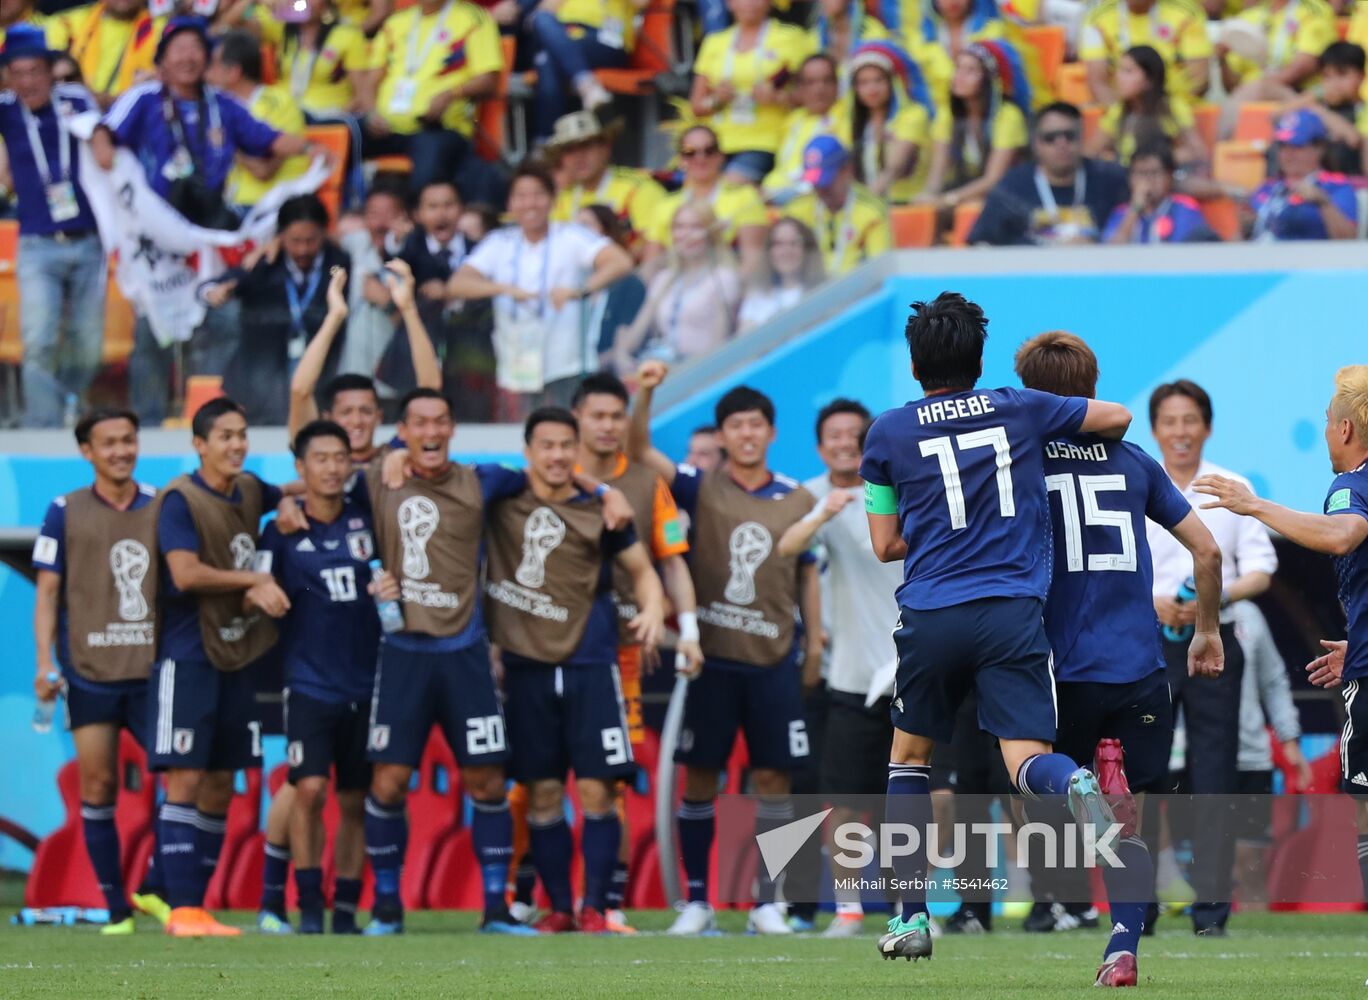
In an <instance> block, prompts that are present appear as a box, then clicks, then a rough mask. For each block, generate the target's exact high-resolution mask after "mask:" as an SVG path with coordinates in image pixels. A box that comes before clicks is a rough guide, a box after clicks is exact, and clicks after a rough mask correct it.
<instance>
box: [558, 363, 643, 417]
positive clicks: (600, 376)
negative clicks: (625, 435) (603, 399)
mask: <svg viewBox="0 0 1368 1000" xmlns="http://www.w3.org/2000/svg"><path fill="white" fill-rule="evenodd" d="M594 395H598V396H612V397H614V398H615V399H620V400H622V404H623V405H624V406H626V405H627V404H628V403H629V402H631V397H630V396H629V395H628V394H627V387H626V386H625V385H623V384H622V379H620V378H618V377H617V376H616V375H614V374H613V373H612V372H595V373H594V374H592V375H589V376H587V377H586V378H585V379H584V381H582V382H581V383H580V384H579V385H577V386H576V387H575V395H574V396H573V397H571V399H570V409H572V410H578V409H579V408H580V406H581V405H582V404H583V403H584V400H585V399H586V398H587V397H589V396H594Z"/></svg>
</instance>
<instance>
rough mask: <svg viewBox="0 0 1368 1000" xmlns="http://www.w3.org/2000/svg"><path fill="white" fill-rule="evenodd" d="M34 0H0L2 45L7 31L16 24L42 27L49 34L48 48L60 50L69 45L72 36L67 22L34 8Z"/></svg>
mask: <svg viewBox="0 0 1368 1000" xmlns="http://www.w3.org/2000/svg"><path fill="white" fill-rule="evenodd" d="M35 6H36V5H35V4H34V3H33V0H0V45H3V44H4V41H5V32H6V31H8V30H9V29H10V28H12V27H14V26H15V25H16V24H31V25H33V27H35V28H42V29H43V33H44V34H45V35H46V36H47V43H48V48H50V49H52V50H53V51H54V52H60V51H62V50H63V49H65V48H66V47H67V45H68V44H69V43H70V41H71V37H70V35H69V34H68V32H67V27H66V23H65V22H64V21H63V20H62V19H61V18H60V17H48V16H47V15H46V14H40V13H38V11H36V10H34V7H35Z"/></svg>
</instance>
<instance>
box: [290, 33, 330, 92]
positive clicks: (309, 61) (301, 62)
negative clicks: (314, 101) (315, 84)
mask: <svg viewBox="0 0 1368 1000" xmlns="http://www.w3.org/2000/svg"><path fill="white" fill-rule="evenodd" d="M318 30H319V35H318V37H317V38H316V39H315V40H314V44H313V46H312V47H311V48H310V49H309V52H308V57H307V58H305V54H304V39H303V38H301V37H300V36H299V35H295V50H294V59H293V60H291V62H290V94H291V95H292V96H293V97H294V99H295V100H299V99H300V98H302V97H303V96H304V94H305V93H306V92H307V91H308V89H309V84H310V83H311V82H312V81H313V75H314V68H315V67H316V66H317V65H318V57H319V56H320V55H321V54H322V52H323V43H324V42H325V41H326V39H327V28H326V27H320V28H319V29H318Z"/></svg>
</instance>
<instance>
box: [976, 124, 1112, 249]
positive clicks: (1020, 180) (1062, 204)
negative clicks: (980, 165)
mask: <svg viewBox="0 0 1368 1000" xmlns="http://www.w3.org/2000/svg"><path fill="white" fill-rule="evenodd" d="M1031 152H1032V154H1033V155H1034V158H1035V159H1034V162H1032V163H1024V164H1022V165H1020V166H1017V167H1013V168H1012V169H1011V170H1009V171H1007V173H1006V175H1004V176H1003V178H1002V180H1001V181H1000V182H998V185H997V187H995V188H993V190H992V193H991V194H989V195H988V200H987V202H985V203H984V206H983V212H982V214H980V215H979V217H978V221H977V222H975V223H974V228H973V230H972V231H971V232H970V233H969V242H970V243H974V244H979V243H988V244H992V245H994V246H1010V245H1014V244H1037V245H1042V246H1058V245H1067V244H1080V243H1096V242H1097V241H1098V234H1099V232H1100V230H1101V223H1102V222H1104V221H1105V220H1106V219H1107V217H1108V216H1110V215H1111V212H1112V209H1114V208H1115V207H1116V206H1117V205H1123V204H1125V203H1126V202H1128V201H1129V200H1130V193H1129V192H1130V185H1129V181H1128V180H1127V177H1126V171H1125V168H1123V167H1120V166H1118V165H1117V164H1115V163H1107V162H1105V161H1103V160H1091V159H1088V158H1086V157H1085V156H1084V155H1083V115H1082V113H1081V112H1080V111H1079V110H1078V108H1076V107H1074V106H1073V105H1072V104H1066V103H1064V102H1063V101H1056V102H1055V103H1053V104H1047V105H1046V106H1045V107H1044V108H1042V109H1041V111H1040V115H1039V117H1038V118H1037V119H1036V131H1035V135H1034V136H1033V137H1032V139H1031Z"/></svg>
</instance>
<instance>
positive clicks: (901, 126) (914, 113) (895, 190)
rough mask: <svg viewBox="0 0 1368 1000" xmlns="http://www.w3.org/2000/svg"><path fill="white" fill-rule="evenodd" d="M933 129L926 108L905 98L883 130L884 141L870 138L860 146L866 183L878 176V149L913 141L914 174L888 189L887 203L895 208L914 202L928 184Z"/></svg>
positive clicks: (895, 182)
mask: <svg viewBox="0 0 1368 1000" xmlns="http://www.w3.org/2000/svg"><path fill="white" fill-rule="evenodd" d="M930 126H931V115H930V113H929V112H928V111H927V110H926V106H925V105H923V104H920V103H918V102H916V101H913V100H911V99H909V98H907V97H906V96H904V97H903V99H902V105H901V106H900V107H899V108H898V112H897V114H895V115H894V116H893V120H892V121H891V122H889V123H888V124H887V125H886V126H885V128H884V136H883V140H882V141H879V140H878V139H877V138H876V137H872V136H871V137H868V138H866V140H865V141H864V142H863V143H862V145H861V147H860V155H861V156H862V157H863V158H864V163H863V169H864V177H865V179H866V180H869V179H871V178H873V177H875V176H877V175H878V173H879V147H880V146H881V145H883V144H884V143H886V142H887V141H889V140H897V141H899V142H910V143H911V144H912V145H914V146H916V147H917V149H918V154H917V160H916V164H915V165H914V166H913V168H912V173H910V174H908V175H907V176H906V177H900V178H898V179H897V180H896V181H894V182H893V183H892V185H890V186H889V189H888V200H889V201H890V202H892V203H894V204H895V205H903V204H906V203H907V202H909V201H911V200H912V199H913V197H915V196H916V194H917V192H918V191H920V190H921V189H922V187H923V186H924V185H925V184H926V172H927V170H929V169H930V166H931V156H930V152H931V150H930V145H929V143H928V142H927V138H928V136H929V134H930ZM871 140H872V141H871ZM871 197H872V194H871Z"/></svg>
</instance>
